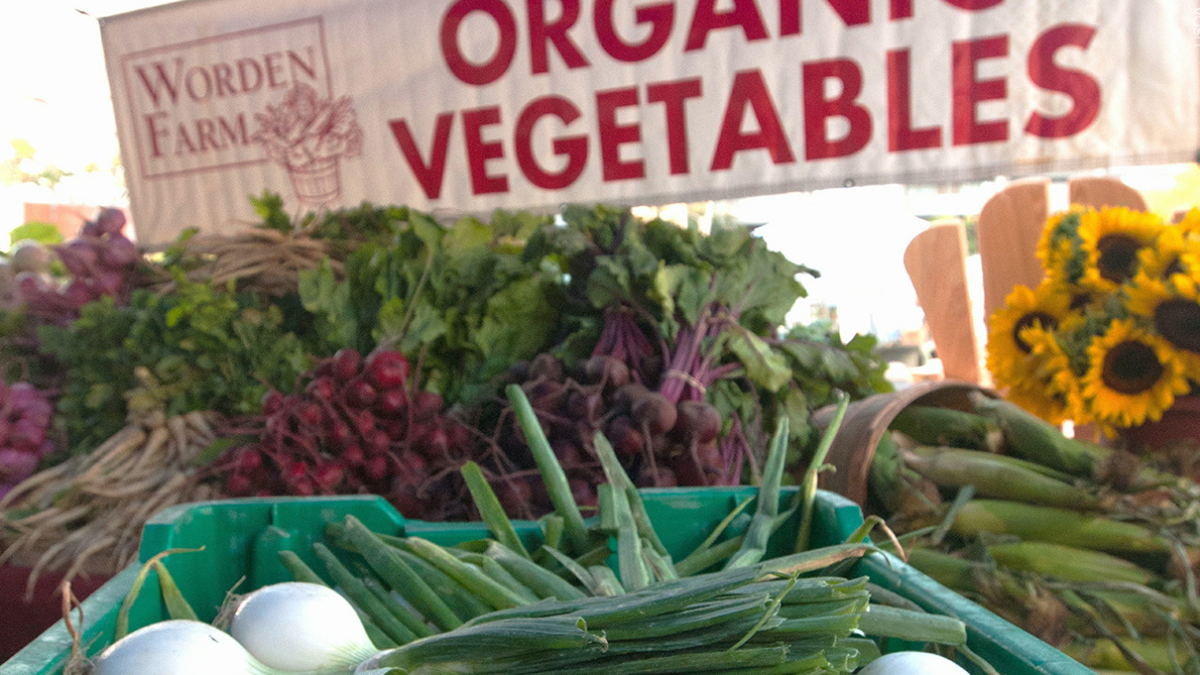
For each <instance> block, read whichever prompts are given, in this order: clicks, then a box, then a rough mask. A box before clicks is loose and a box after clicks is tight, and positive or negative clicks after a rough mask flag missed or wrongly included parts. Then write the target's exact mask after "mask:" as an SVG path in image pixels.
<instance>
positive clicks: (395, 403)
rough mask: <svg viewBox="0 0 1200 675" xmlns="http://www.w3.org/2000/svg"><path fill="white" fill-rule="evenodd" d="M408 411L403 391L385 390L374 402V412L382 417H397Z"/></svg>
mask: <svg viewBox="0 0 1200 675" xmlns="http://www.w3.org/2000/svg"><path fill="white" fill-rule="evenodd" d="M407 409H408V394H406V393H404V390H403V389H385V390H384V392H383V393H382V394H380V395H379V398H378V399H376V401H375V412H377V413H379V414H380V415H382V416H384V417H389V416H392V415H399V414H401V413H403V412H404V411H405V410H407Z"/></svg>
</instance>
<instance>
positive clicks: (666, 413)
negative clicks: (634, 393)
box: [631, 393, 678, 434]
mask: <svg viewBox="0 0 1200 675" xmlns="http://www.w3.org/2000/svg"><path fill="white" fill-rule="evenodd" d="M631 412H632V413H633V417H634V419H636V420H637V421H638V422H640V423H642V424H645V425H646V426H647V427H648V428H649V429H650V433H651V434H662V433H666V432H667V431H670V430H671V427H673V426H675V420H676V419H677V417H678V413H677V412H676V411H675V406H673V405H671V402H670V401H669V400H667V397H665V396H663V395H662V394H655V393H651V394H647V395H645V396H643V397H642V398H640V399H637V400H635V401H634V402H633V405H632V408H631Z"/></svg>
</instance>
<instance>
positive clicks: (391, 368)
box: [366, 350, 408, 390]
mask: <svg viewBox="0 0 1200 675" xmlns="http://www.w3.org/2000/svg"><path fill="white" fill-rule="evenodd" d="M366 369H367V379H368V380H370V382H371V384H373V385H375V387H376V388H378V389H380V390H384V389H399V388H402V387H404V386H405V385H406V384H407V382H408V360H407V359H405V358H404V355H403V354H401V353H400V352H397V351H392V350H384V351H375V352H372V353H371V355H370V356H368V357H367V364H366Z"/></svg>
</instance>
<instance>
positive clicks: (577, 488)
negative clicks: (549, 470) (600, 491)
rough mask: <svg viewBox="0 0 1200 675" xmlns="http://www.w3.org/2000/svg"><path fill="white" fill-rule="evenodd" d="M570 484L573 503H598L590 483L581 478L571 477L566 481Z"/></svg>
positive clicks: (586, 504) (590, 504)
mask: <svg viewBox="0 0 1200 675" xmlns="http://www.w3.org/2000/svg"><path fill="white" fill-rule="evenodd" d="M568 484H569V485H570V486H571V496H572V497H574V498H575V503H576V504H578V505H580V506H596V505H597V504H598V503H599V501H600V500H599V498H598V497H597V495H596V488H594V487H592V484H591V483H589V482H587V481H585V480H583V479H582V478H572V479H570V480H569V481H568Z"/></svg>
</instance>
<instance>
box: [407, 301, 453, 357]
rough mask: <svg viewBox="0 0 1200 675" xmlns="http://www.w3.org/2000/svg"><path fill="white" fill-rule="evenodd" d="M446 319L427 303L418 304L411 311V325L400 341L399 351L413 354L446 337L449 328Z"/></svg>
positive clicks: (439, 311)
mask: <svg viewBox="0 0 1200 675" xmlns="http://www.w3.org/2000/svg"><path fill="white" fill-rule="evenodd" d="M449 323H450V322H448V321H447V317H446V316H445V315H444V314H443V313H442V311H441V310H439V309H438V308H437V307H434V306H433V305H431V304H430V303H428V302H425V301H421V302H418V303H417V305H416V308H415V309H414V310H413V317H412V321H411V323H409V325H408V330H407V331H405V333H404V335H403V337H402V338H401V341H400V351H402V352H404V353H407V354H415V353H417V352H419V351H421V347H422V346H423V345H429V344H433V343H434V342H435V341H437V340H439V339H441V338H443V337H445V336H446V331H447V328H448V326H449Z"/></svg>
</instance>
